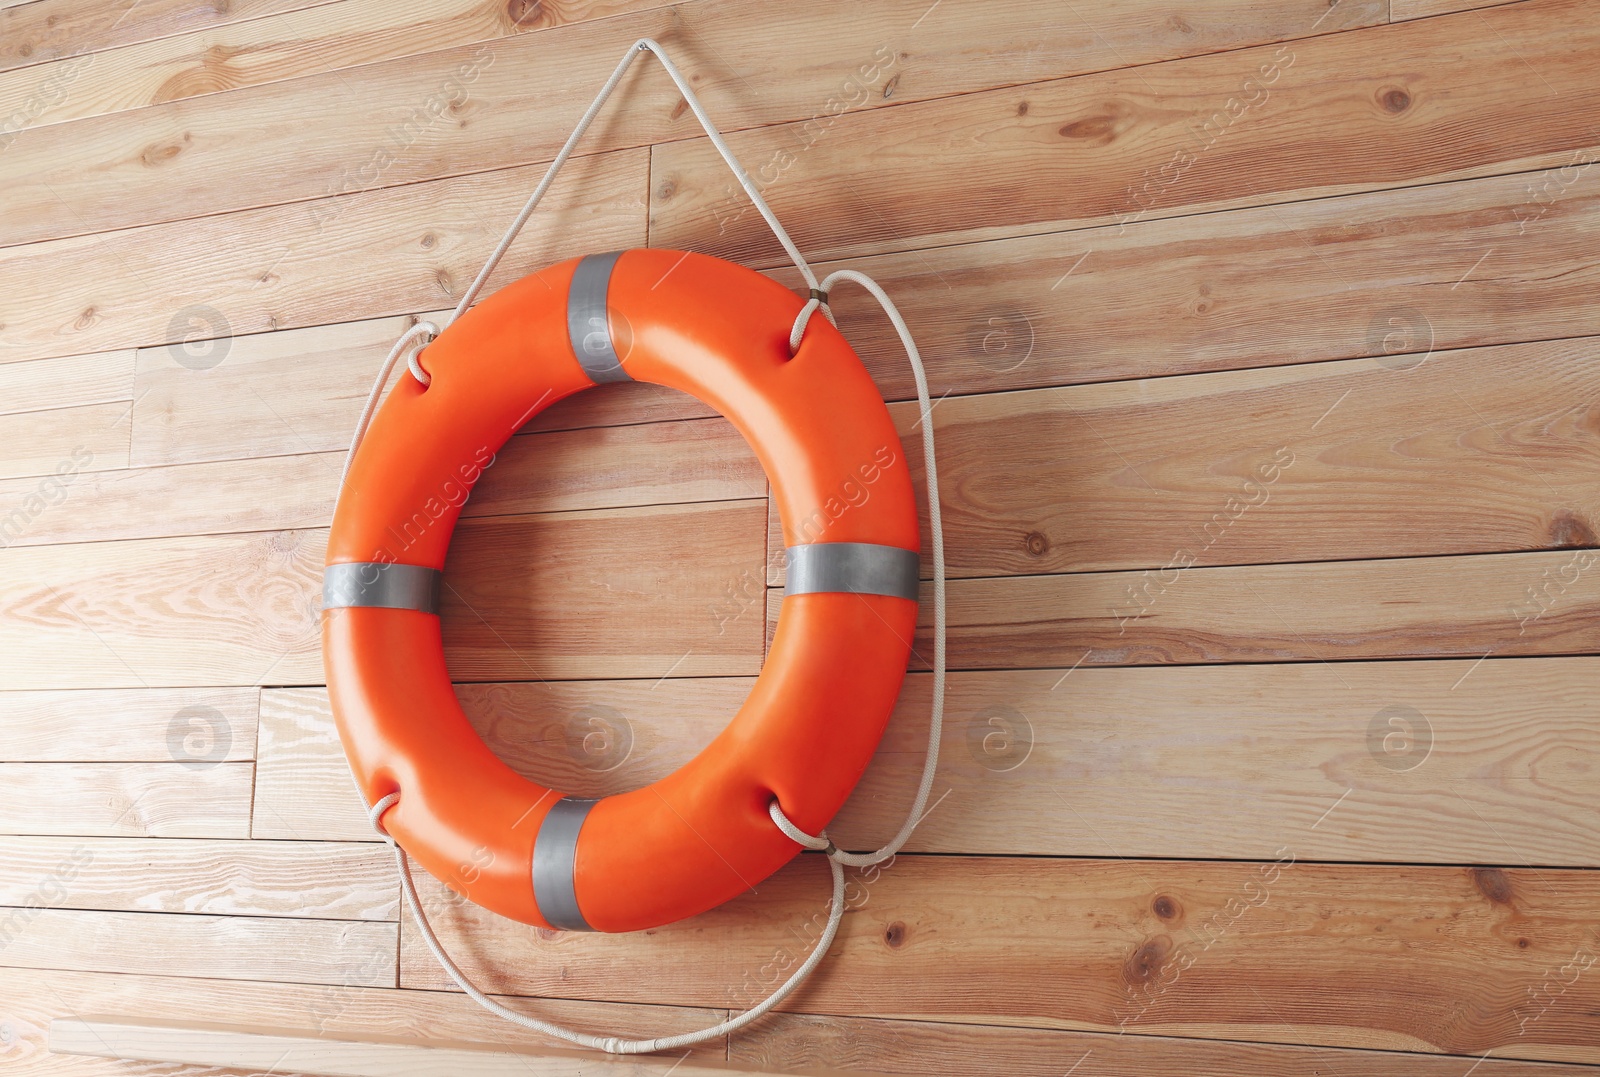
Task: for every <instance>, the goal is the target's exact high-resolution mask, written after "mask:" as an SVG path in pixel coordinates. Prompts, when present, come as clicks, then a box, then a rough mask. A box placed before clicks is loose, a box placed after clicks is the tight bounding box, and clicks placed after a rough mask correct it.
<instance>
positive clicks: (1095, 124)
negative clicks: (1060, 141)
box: [1057, 116, 1117, 146]
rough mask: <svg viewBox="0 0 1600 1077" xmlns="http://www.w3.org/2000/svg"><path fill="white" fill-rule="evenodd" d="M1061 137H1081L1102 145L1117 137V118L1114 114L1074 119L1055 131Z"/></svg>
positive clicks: (1086, 140)
mask: <svg viewBox="0 0 1600 1077" xmlns="http://www.w3.org/2000/svg"><path fill="white" fill-rule="evenodd" d="M1057 134H1059V135H1060V136H1061V137H1062V138H1076V139H1082V140H1083V141H1085V142H1091V143H1094V144H1095V145H1098V146H1104V145H1106V144H1107V143H1108V142H1111V141H1112V140H1113V139H1115V138H1116V137H1117V118H1116V117H1115V116H1090V117H1089V118H1088V119H1086V120H1074V121H1073V122H1072V123H1068V124H1063V125H1062V126H1061V128H1060V130H1059V131H1058V132H1057Z"/></svg>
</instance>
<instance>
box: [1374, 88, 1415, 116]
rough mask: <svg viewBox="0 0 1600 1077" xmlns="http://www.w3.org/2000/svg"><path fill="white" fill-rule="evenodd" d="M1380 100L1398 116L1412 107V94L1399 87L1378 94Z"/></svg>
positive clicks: (1388, 109)
mask: <svg viewBox="0 0 1600 1077" xmlns="http://www.w3.org/2000/svg"><path fill="white" fill-rule="evenodd" d="M1378 101H1379V103H1381V104H1382V105H1383V107H1384V108H1385V109H1386V110H1387V111H1389V112H1391V113H1393V114H1395V115H1397V116H1398V115H1399V114H1400V113H1402V112H1404V111H1405V110H1406V109H1408V108H1410V107H1411V95H1410V94H1408V93H1406V92H1405V91H1404V90H1402V89H1399V88H1398V87H1396V88H1395V89H1392V90H1385V91H1383V92H1382V93H1381V94H1379V95H1378Z"/></svg>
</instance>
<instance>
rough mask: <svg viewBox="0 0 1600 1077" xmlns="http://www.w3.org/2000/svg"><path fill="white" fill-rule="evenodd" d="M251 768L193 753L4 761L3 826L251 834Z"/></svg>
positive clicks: (10, 829) (14, 830)
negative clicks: (179, 758)
mask: <svg viewBox="0 0 1600 1077" xmlns="http://www.w3.org/2000/svg"><path fill="white" fill-rule="evenodd" d="M188 764H193V765H188ZM253 771H254V767H253V765H252V764H250V763H207V762H195V761H193V760H190V761H187V763H181V762H171V761H169V762H164V763H0V833H4V834H43V835H52V834H59V835H72V836H85V837H94V836H113V837H116V836H129V837H147V836H148V837H161V838H247V837H249V836H250V785H251V778H252V774H253Z"/></svg>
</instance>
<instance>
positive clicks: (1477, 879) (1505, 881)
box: [1472, 868, 1511, 905]
mask: <svg viewBox="0 0 1600 1077" xmlns="http://www.w3.org/2000/svg"><path fill="white" fill-rule="evenodd" d="M1472 885H1474V886H1476V887H1477V888H1478V893H1480V894H1482V895H1483V896H1484V897H1486V898H1488V899H1489V900H1490V901H1491V902H1493V903H1494V904H1496V905H1509V904H1511V880H1510V879H1509V878H1508V877H1507V876H1506V873H1505V872H1503V871H1501V870H1500V869H1499V868H1473V869H1472Z"/></svg>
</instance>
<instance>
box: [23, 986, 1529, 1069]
mask: <svg viewBox="0 0 1600 1077" xmlns="http://www.w3.org/2000/svg"><path fill="white" fill-rule="evenodd" d="M391 971H392V970H391ZM496 1001H498V1002H500V1003H501V1004H502V1005H504V1006H508V1007H510V1008H512V1009H514V1010H518V1011H521V1012H523V1013H528V1014H531V1015H533V1016H537V1017H543V1018H545V1019H546V1020H555V1021H560V1022H563V1023H566V1024H571V1025H576V1026H578V1027H580V1028H594V1029H607V1030H610V1031H613V1032H615V1033H616V1034H618V1035H622V1036H656V1035H675V1034H677V1033H680V1032H688V1031H692V1030H694V1029H697V1028H704V1027H706V1026H707V1025H712V1024H715V1023H716V1022H717V1021H719V1020H721V1019H722V1018H723V1017H724V1016H725V1015H726V1014H725V1011H721V1010H698V1009H681V1008H677V1007H669V1006H623V1005H616V1004H608V1003H594V1002H569V1001H564V1000H561V999H544V1000H539V1001H537V1002H530V1001H529V1000H526V999H519V998H509V997H504V998H498V999H496ZM94 1014H139V1015H141V1016H143V1017H145V1018H147V1019H150V1020H166V1021H196V1020H199V1021H204V1022H207V1023H213V1024H228V1023H236V1024H244V1023H249V1022H263V1023H266V1024H270V1025H271V1026H273V1027H274V1028H279V1029H283V1030H285V1031H288V1032H292V1033H302V1034H325V1035H332V1036H345V1037H351V1038H359V1037H374V1038H378V1039H392V1040H411V1041H422V1042H434V1043H441V1042H442V1043H450V1042H462V1041H470V1042H475V1043H496V1044H506V1045H522V1046H528V1045H532V1044H539V1045H541V1046H557V1045H559V1041H555V1040H550V1039H546V1038H545V1037H543V1036H540V1035H538V1034H537V1033H534V1032H530V1031H527V1030H525V1029H522V1028H519V1027H517V1026H515V1025H512V1024H509V1023H507V1022H505V1021H502V1020H500V1019H499V1018H497V1017H495V1016H493V1015H492V1014H490V1013H488V1012H486V1011H484V1010H481V1009H479V1008H478V1005H477V1004H476V1003H475V1002H473V1001H471V1000H470V999H468V998H467V997H466V996H465V995H463V994H461V993H460V992H444V991H405V992H402V991H396V990H394V989H393V988H369V987H354V986H333V985H326V986H318V987H315V988H308V987H307V986H306V985H304V984H278V983H266V982H261V981H254V982H245V981H229V980H221V979H195V978H188V977H182V976H166V975H162V976H144V975H137V974H120V975H119V974H109V973H103V972H62V971H51V970H33V969H14V968H5V967H4V966H0V1023H3V1024H4V1025H5V1026H7V1027H9V1028H10V1029H11V1030H12V1033H13V1036H12V1039H11V1040H10V1042H9V1043H7V1044H6V1045H5V1049H4V1053H3V1054H0V1057H3V1058H4V1059H5V1061H6V1065H7V1071H6V1072H7V1073H8V1074H11V1073H16V1074H19V1075H21V1077H42V1075H46V1074H48V1075H50V1077H56V1075H59V1074H60V1073H62V1072H63V1071H62V1068H61V1060H60V1059H59V1058H54V1057H52V1056H51V1055H49V1054H48V1053H47V1051H46V1046H45V1041H46V1037H47V1030H48V1028H49V1025H50V1022H51V1020H53V1019H54V1018H57V1017H79V1016H85V1015H94ZM724 1049H725V1048H724V1044H723V1042H722V1041H721V1040H714V1041H712V1042H710V1043H707V1044H702V1045H700V1046H698V1047H695V1048H693V1049H692V1050H691V1052H690V1054H691V1057H694V1058H721V1057H723V1053H724ZM681 1053H682V1052H680V1054H681ZM71 1072H72V1073H73V1074H75V1075H78V1074H87V1075H93V1077H104V1075H111V1074H115V1075H125V1074H127V1073H129V1072H149V1071H148V1070H147V1069H134V1070H130V1069H129V1067H126V1066H121V1065H117V1064H115V1063H109V1062H108V1063H104V1064H98V1063H95V1062H93V1061H91V1060H88V1059H80V1060H77V1061H76V1062H75V1063H74V1064H73V1068H72V1070H71ZM157 1072H163V1073H171V1072H172V1071H171V1069H170V1068H168V1067H163V1069H162V1070H161V1071H157ZM244 1072H249V1071H244ZM257 1072H259V1069H258V1071H257ZM274 1072H275V1073H276V1072H281V1071H274ZM220 1073H221V1071H212V1070H204V1071H200V1070H185V1071H183V1074H184V1077H202V1075H203V1077H214V1074H215V1075H218V1077H220ZM1518 1077H1520V1075H1518Z"/></svg>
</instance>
